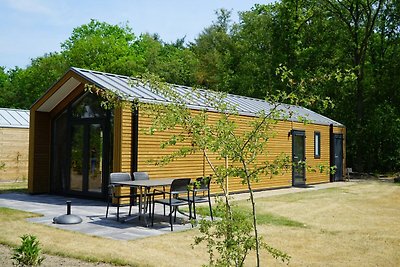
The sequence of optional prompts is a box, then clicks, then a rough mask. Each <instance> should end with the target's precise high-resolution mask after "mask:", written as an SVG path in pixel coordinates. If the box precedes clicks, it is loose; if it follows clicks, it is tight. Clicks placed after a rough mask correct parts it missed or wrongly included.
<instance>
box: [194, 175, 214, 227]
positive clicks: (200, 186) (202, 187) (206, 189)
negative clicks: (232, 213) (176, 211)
mask: <svg viewBox="0 0 400 267" xmlns="http://www.w3.org/2000/svg"><path fill="white" fill-rule="evenodd" d="M210 182H211V177H210V176H208V177H199V178H197V179H196V181H195V182H194V183H193V186H192V188H191V189H190V191H191V192H192V197H191V198H190V200H189V201H190V204H191V205H193V219H196V203H205V202H208V207H209V208H210V217H211V220H213V219H214V218H213V213H212V207H211V196H210Z"/></svg>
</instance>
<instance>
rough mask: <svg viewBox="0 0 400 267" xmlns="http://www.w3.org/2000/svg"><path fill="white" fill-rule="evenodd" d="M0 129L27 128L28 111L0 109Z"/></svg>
mask: <svg viewBox="0 0 400 267" xmlns="http://www.w3.org/2000/svg"><path fill="white" fill-rule="evenodd" d="M0 128H29V110H22V109H10V108H0Z"/></svg>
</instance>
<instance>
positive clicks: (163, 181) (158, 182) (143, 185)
mask: <svg viewBox="0 0 400 267" xmlns="http://www.w3.org/2000/svg"><path fill="white" fill-rule="evenodd" d="M175 179H176V178H160V179H149V180H136V181H123V182H116V183H114V184H118V185H121V186H129V187H134V188H138V189H139V192H140V193H139V214H138V215H137V216H129V217H128V218H126V219H125V220H123V222H127V221H130V220H132V219H135V218H137V217H139V219H140V218H142V217H143V218H144V221H145V223H146V226H148V223H147V220H146V216H143V215H144V214H145V213H146V204H147V197H148V196H147V192H149V191H150V189H151V188H153V187H159V186H170V185H171V184H172V181H173V180H175ZM178 179H179V178H178Z"/></svg>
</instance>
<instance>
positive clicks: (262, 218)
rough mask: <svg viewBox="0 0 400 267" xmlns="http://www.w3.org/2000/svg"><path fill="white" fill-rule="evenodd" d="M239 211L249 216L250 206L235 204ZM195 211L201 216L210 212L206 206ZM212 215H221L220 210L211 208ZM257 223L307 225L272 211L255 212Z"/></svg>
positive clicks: (287, 225)
mask: <svg viewBox="0 0 400 267" xmlns="http://www.w3.org/2000/svg"><path fill="white" fill-rule="evenodd" d="M235 208H236V209H238V211H239V212H241V213H243V214H245V215H246V217H249V218H250V217H251V216H252V214H251V209H250V207H244V206H236V207H235ZM196 213H197V214H200V215H201V216H209V215H210V212H209V209H208V207H207V206H200V207H197V208H196ZM213 215H214V217H221V215H222V214H221V211H219V210H217V209H214V208H213ZM257 223H258V224H260V225H263V224H264V225H275V226H285V227H298V228H307V226H306V225H305V224H304V223H302V222H298V221H294V220H291V219H289V218H286V217H283V216H279V215H276V214H273V213H265V212H263V213H259V214H257Z"/></svg>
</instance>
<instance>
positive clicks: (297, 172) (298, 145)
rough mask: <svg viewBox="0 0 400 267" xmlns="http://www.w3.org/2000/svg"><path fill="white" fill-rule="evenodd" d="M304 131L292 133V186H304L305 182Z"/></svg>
mask: <svg viewBox="0 0 400 267" xmlns="http://www.w3.org/2000/svg"><path fill="white" fill-rule="evenodd" d="M305 137H306V135H305V132H304V131H292V162H293V169H292V173H293V175H292V182H293V186H304V185H305V182H306V170H305V160H306V142H305Z"/></svg>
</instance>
